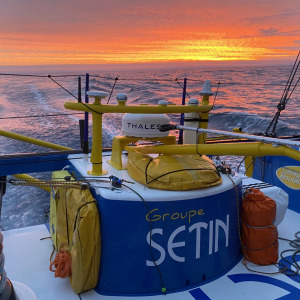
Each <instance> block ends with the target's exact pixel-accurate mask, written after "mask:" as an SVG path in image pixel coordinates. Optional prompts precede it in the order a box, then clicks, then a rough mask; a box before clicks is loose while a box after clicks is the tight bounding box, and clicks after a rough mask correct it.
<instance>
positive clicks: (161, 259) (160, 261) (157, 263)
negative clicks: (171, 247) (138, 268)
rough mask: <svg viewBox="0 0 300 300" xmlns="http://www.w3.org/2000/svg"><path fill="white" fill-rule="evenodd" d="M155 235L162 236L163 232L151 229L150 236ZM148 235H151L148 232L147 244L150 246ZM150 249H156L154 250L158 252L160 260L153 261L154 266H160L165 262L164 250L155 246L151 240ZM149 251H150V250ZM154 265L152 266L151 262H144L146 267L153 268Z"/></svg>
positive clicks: (158, 229)
mask: <svg viewBox="0 0 300 300" xmlns="http://www.w3.org/2000/svg"><path fill="white" fill-rule="evenodd" d="M156 233H158V234H161V235H162V234H163V230H162V229H161V228H155V229H153V230H152V236H153V234H156ZM150 234H151V233H150V232H149V233H148V234H147V242H148V244H149V245H150ZM151 247H153V248H154V249H156V250H158V251H159V252H160V258H159V259H158V260H157V261H155V264H156V265H157V266H158V265H160V264H161V263H162V262H163V261H164V260H165V257H166V251H165V249H164V248H163V247H162V246H160V245H158V244H156V243H155V242H154V241H153V239H151ZM151 251H152V249H151ZM155 264H154V262H153V261H150V260H146V266H149V267H153V266H155Z"/></svg>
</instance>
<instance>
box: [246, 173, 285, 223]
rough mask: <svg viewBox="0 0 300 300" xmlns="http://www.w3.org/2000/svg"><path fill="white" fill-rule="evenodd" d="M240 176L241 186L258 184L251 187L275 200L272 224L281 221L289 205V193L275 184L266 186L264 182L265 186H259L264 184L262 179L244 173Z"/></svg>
mask: <svg viewBox="0 0 300 300" xmlns="http://www.w3.org/2000/svg"><path fill="white" fill-rule="evenodd" d="M240 175H241V174H240ZM241 177H242V184H243V187H244V186H247V185H251V184H258V187H255V186H253V188H258V189H259V190H261V191H262V192H263V193H264V194H265V195H266V196H268V197H270V198H271V199H273V200H274V201H275V202H276V219H275V222H274V225H275V226H278V225H279V224H280V223H281V222H282V221H283V219H284V216H285V212H286V209H287V207H288V205H289V195H288V194H287V193H286V192H285V191H284V190H283V189H281V188H279V187H277V186H271V185H270V186H268V184H266V187H264V188H260V185H261V186H263V184H264V182H263V181H260V180H257V179H253V178H251V177H247V176H245V175H241Z"/></svg>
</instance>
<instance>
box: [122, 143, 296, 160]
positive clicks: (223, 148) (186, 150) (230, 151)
mask: <svg viewBox="0 0 300 300" xmlns="http://www.w3.org/2000/svg"><path fill="white" fill-rule="evenodd" d="M125 150H126V151H138V152H140V153H143V154H149V153H153V154H154V153H156V154H166V155H174V154H175V155H176V154H188V155H189V154H207V155H237V156H252V157H257V156H266V155H276V156H288V157H290V158H293V159H295V160H298V161H300V152H299V151H298V150H295V149H292V148H289V147H287V146H277V147H274V146H273V145H271V144H264V143H262V142H259V143H257V142H246V143H228V144H227V143H224V144H223V143H222V144H197V145H174V146H173V145H170V146H165V145H164V146H127V147H125Z"/></svg>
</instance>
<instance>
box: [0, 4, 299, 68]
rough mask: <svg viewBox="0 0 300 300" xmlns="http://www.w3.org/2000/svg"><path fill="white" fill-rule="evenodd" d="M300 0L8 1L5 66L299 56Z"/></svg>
mask: <svg viewBox="0 0 300 300" xmlns="http://www.w3.org/2000/svg"><path fill="white" fill-rule="evenodd" d="M299 49H300V4H299V0H286V1H282V0H226V1H225V0H215V1H211V0H180V1H178V0H2V1H0V65H6V66H7V65H43V64H47V65H52V64H120V63H136V64H137V63H147V62H170V61H171V62H174V61H177V62H181V63H182V62H188V61H194V62H198V61H215V62H217V61H235V62H236V61H249V60H250V61H254V62H258V61H262V62H265V61H271V60H278V61H281V60H286V59H289V60H291V58H292V59H293V58H294V57H295V56H296V55H297V52H298V51H299Z"/></svg>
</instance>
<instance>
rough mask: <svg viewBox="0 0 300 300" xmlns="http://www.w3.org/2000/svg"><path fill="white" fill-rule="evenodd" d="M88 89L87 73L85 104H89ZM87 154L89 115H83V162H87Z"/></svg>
mask: <svg viewBox="0 0 300 300" xmlns="http://www.w3.org/2000/svg"><path fill="white" fill-rule="evenodd" d="M89 89H90V75H89V73H86V74H85V95H84V101H85V103H89V97H88V95H87V91H89ZM88 154H89V113H88V112H85V113H84V134H83V157H84V160H85V161H87V160H88Z"/></svg>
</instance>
